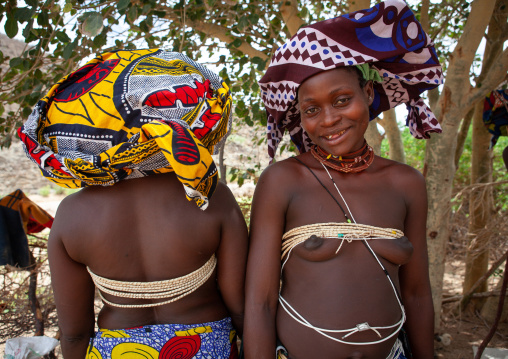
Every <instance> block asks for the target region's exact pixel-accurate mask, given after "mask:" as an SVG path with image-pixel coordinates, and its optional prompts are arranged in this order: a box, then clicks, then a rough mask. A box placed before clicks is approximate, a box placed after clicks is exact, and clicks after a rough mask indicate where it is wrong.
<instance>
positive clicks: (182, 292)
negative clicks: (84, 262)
mask: <svg viewBox="0 0 508 359" xmlns="http://www.w3.org/2000/svg"><path fill="white" fill-rule="evenodd" d="M216 264H217V259H216V258H215V255H212V256H211V257H210V259H209V260H208V261H207V262H206V263H205V264H204V265H203V266H201V267H200V268H198V269H196V270H195V271H193V272H192V273H189V274H187V275H184V276H181V277H178V278H173V279H168V280H161V281H154V282H124V281H117V280H113V279H108V278H104V277H101V276H99V275H97V274H95V273H93V272H92V271H91V270H90V268H88V267H87V270H88V273H90V275H91V276H92V280H93V282H94V283H95V285H96V286H97V288H99V290H100V291H99V294H100V296H101V299H102V300H103V301H104V303H106V304H109V305H111V306H113V307H119V308H149V307H156V306H159V305H164V304H169V303H173V302H176V301H177V300H179V299H181V298H183V297H185V296H186V295H189V294H190V293H192V292H194V291H195V290H196V289H198V288H199V287H200V286H201V285H203V283H205V282H206V281H207V280H208V279H209V278H210V277H211V275H212V273H213V271H214V270H215V266H216ZM102 292H104V293H107V294H110V295H113V296H115V297H121V298H132V299H163V298H169V299H167V300H165V301H162V302H157V303H147V304H119V303H113V302H111V301H109V300H107V299H105V298H104V296H103V295H102Z"/></svg>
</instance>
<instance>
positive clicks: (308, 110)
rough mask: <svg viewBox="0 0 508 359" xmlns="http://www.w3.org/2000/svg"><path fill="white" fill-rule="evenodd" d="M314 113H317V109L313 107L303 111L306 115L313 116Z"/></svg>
mask: <svg viewBox="0 0 508 359" xmlns="http://www.w3.org/2000/svg"><path fill="white" fill-rule="evenodd" d="M316 112H317V108H315V107H309V108H308V109H306V110H305V111H304V113H305V114H307V115H313V114H315V113H316Z"/></svg>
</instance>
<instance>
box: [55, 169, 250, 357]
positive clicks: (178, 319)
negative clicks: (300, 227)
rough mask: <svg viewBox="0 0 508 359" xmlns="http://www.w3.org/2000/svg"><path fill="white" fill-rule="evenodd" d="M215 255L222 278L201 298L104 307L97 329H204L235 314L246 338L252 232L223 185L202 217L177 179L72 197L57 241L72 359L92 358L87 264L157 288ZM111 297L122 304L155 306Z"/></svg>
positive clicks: (59, 297) (63, 209)
mask: <svg viewBox="0 0 508 359" xmlns="http://www.w3.org/2000/svg"><path fill="white" fill-rule="evenodd" d="M214 253H215V255H216V257H217V260H218V263H217V267H216V269H215V272H214V273H213V274H212V276H211V278H210V279H209V280H208V281H207V282H205V283H204V284H203V285H202V286H201V287H199V288H198V289H197V290H196V291H195V292H193V293H191V294H189V295H187V296H185V297H184V298H182V299H180V300H178V301H176V302H173V303H170V304H166V305H162V306H156V307H152V308H141V309H139V308H136V309H132V308H117V307H111V306H109V305H104V307H103V309H102V310H101V312H100V314H99V317H98V323H97V324H98V327H99V328H104V329H123V328H131V327H136V326H142V325H153V324H168V323H181V324H195V323H205V322H210V321H216V320H220V319H223V318H224V317H227V316H228V315H229V316H231V317H232V320H233V325H234V327H235V329H236V330H237V331H238V332H239V334H241V333H242V330H243V312H244V306H243V303H244V278H245V263H246V259H247V228H246V225H245V221H244V219H243V216H242V214H241V211H240V209H239V207H238V205H237V203H236V201H235V199H234V197H233V195H232V193H231V192H230V191H229V189H228V188H227V186H226V185H224V184H222V183H219V185H218V188H217V190H216V191H215V193H214V195H213V198H211V200H210V204H209V207H208V208H207V209H206V210H205V211H202V210H200V209H199V208H198V207H197V206H196V205H195V204H194V202H189V201H188V200H187V199H186V198H185V193H184V189H183V187H182V184H181V183H180V182H179V181H178V180H177V178H176V176H175V174H173V173H168V174H160V175H155V176H148V177H144V178H139V179H132V180H127V181H121V182H119V183H117V184H115V185H114V186H112V187H88V188H85V189H83V190H81V191H80V192H78V193H75V194H73V195H71V196H68V197H67V198H65V199H64V201H62V203H61V204H60V207H59V208H58V212H57V214H56V217H55V222H54V224H53V228H52V230H51V234H50V238H49V261H50V267H51V277H52V284H53V289H54V294H55V302H56V307H57V312H58V319H59V325H60V329H61V332H62V336H61V346H62V352H63V355H64V357H65V358H66V359H68V358H84V357H85V352H86V348H87V346H88V342H89V340H90V336H91V335H93V332H94V327H95V316H94V311H93V301H94V292H95V288H94V284H93V282H92V280H91V277H90V275H89V274H88V272H87V270H86V266H89V267H90V269H91V270H92V271H93V272H94V273H96V274H98V275H100V276H103V277H106V278H110V279H116V280H123V281H133V282H136V281H140V282H145V281H157V280H166V279H171V278H176V277H180V276H182V275H186V274H188V273H190V272H192V271H194V270H196V269H197V268H199V267H201V266H202V265H203V264H204V263H205V262H206V261H207V260H208V259H209V258H210V257H211V256H212V254H214ZM104 296H105V297H106V298H107V299H108V300H110V301H112V302H115V303H124V304H141V303H146V302H147V301H146V300H136V299H128V298H119V297H113V296H110V295H107V294H104Z"/></svg>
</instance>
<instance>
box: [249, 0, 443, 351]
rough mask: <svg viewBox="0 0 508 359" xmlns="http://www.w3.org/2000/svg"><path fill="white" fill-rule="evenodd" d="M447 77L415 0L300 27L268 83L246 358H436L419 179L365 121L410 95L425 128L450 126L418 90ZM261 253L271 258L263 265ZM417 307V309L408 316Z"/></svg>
mask: <svg viewBox="0 0 508 359" xmlns="http://www.w3.org/2000/svg"><path fill="white" fill-rule="evenodd" d="M441 82H442V76H441V68H440V65H439V63H438V62H437V59H436V56H435V51H434V48H433V46H432V42H431V40H430V39H429V38H428V36H427V35H426V34H425V33H424V32H423V31H422V30H421V26H420V24H419V23H418V22H417V21H416V19H415V18H414V15H413V14H412V12H411V11H410V10H409V8H408V7H407V5H406V4H405V3H404V2H402V1H397V0H391V1H386V2H384V3H380V4H378V5H376V6H375V7H373V8H372V9H367V10H361V11H358V12H355V13H351V14H347V15H344V16H341V17H338V18H336V19H332V20H327V21H324V22H320V23H316V24H313V25H309V26H306V27H303V28H301V29H300V30H299V31H298V33H297V34H296V35H295V36H294V37H293V38H292V39H291V40H289V41H288V42H287V43H286V44H284V45H283V46H281V47H280V48H279V49H278V50H277V51H276V53H275V54H274V56H273V58H272V61H271V63H270V66H269V68H268V70H267V72H266V74H265V75H264V77H263V78H262V79H261V81H260V85H261V88H262V97H263V101H264V103H265V106H266V109H267V112H268V144H269V149H268V152H269V154H270V156H272V158H273V157H274V155H275V150H276V148H277V145H278V143H279V141H280V139H281V138H282V135H283V134H284V132H285V130H286V129H287V130H288V131H289V133H290V135H291V139H292V141H293V142H294V143H295V145H296V146H297V148H298V149H299V151H300V155H298V156H296V157H293V158H289V159H287V160H284V161H280V162H277V163H274V164H272V165H271V166H269V167H268V168H267V169H265V171H264V172H263V174H262V175H261V177H260V179H259V182H258V184H257V187H256V192H255V194H254V199H253V204H252V215H251V233H250V236H251V240H250V251H249V261H248V268H247V287H246V291H247V293H246V297H247V301H246V322H245V338H244V342H245V353H246V357H247V358H249V359H250V358H256V359H257V358H272V357H273V352H274V351H275V350H276V352H277V356H278V358H281V359H282V358H292V359H299V358H322V359H328V358H334V359H336V358H341V359H342V358H343V359H346V358H370V359H385V358H390V359H393V358H399V359H402V358H410V357H411V351H410V349H409V346H408V345H407V340H405V336H403V335H401V333H404V331H403V329H402V328H403V327H404V328H405V329H406V330H407V332H408V336H409V342H410V344H411V350H412V352H413V354H414V357H415V358H419V359H420V358H426V359H430V358H432V357H433V321H432V318H433V308H432V299H431V292H430V284H429V278H428V261H427V247H426V241H425V223H426V215H427V198H426V190H425V181H424V178H423V176H422V175H421V174H420V173H419V172H418V171H416V170H415V169H413V168H411V167H409V166H406V165H404V164H401V163H398V162H395V161H391V160H388V159H385V158H382V157H379V156H375V155H374V153H373V151H372V148H371V147H370V146H369V145H368V144H367V143H366V141H365V138H364V135H365V131H366V129H367V126H368V123H369V119H373V118H375V116H377V114H379V113H380V112H381V111H384V110H387V109H389V108H391V107H395V106H396V105H398V104H400V103H406V104H407V105H408V108H409V110H410V113H409V118H408V123H409V126H410V129H411V132H412V134H413V135H414V136H415V137H417V138H428V137H429V133H431V132H440V131H441V129H440V127H439V124H438V123H437V121H436V119H435V117H434V116H433V114H432V112H431V111H430V109H429V108H428V107H426V106H425V105H424V104H423V102H422V100H421V99H420V97H419V95H420V93H421V92H423V91H425V90H427V89H429V88H433V87H435V86H437V84H438V83H441ZM260 264H262V265H260ZM406 318H407V320H406Z"/></svg>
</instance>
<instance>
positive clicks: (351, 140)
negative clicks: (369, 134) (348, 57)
mask: <svg viewBox="0 0 508 359" xmlns="http://www.w3.org/2000/svg"><path fill="white" fill-rule="evenodd" d="M356 71H357V70H356V69H354V68H353V69H351V68H347V67H345V68H338V69H335V70H330V71H326V72H321V73H319V74H317V75H314V76H312V77H311V78H309V79H307V80H306V81H305V82H304V83H303V84H302V85H301V86H300V89H299V91H298V102H299V104H300V114H301V122H302V127H303V129H304V130H305V132H306V133H307V134H308V135H309V137H310V139H311V140H312V142H313V143H314V144H315V145H316V146H317V147H320V148H321V149H323V150H325V151H326V152H328V153H330V154H332V155H334V156H340V155H343V154H346V153H350V152H355V151H357V150H358V149H360V148H361V147H362V146H363V144H364V142H365V139H364V137H363V135H364V134H365V131H366V130H367V126H368V124H369V106H370V105H371V103H372V96H373V87H372V82H371V81H369V82H368V83H367V84H365V85H364V86H363V88H362V87H361V85H360V83H359V81H358V79H357V78H358V74H357V72H356ZM323 89H329V91H323Z"/></svg>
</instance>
